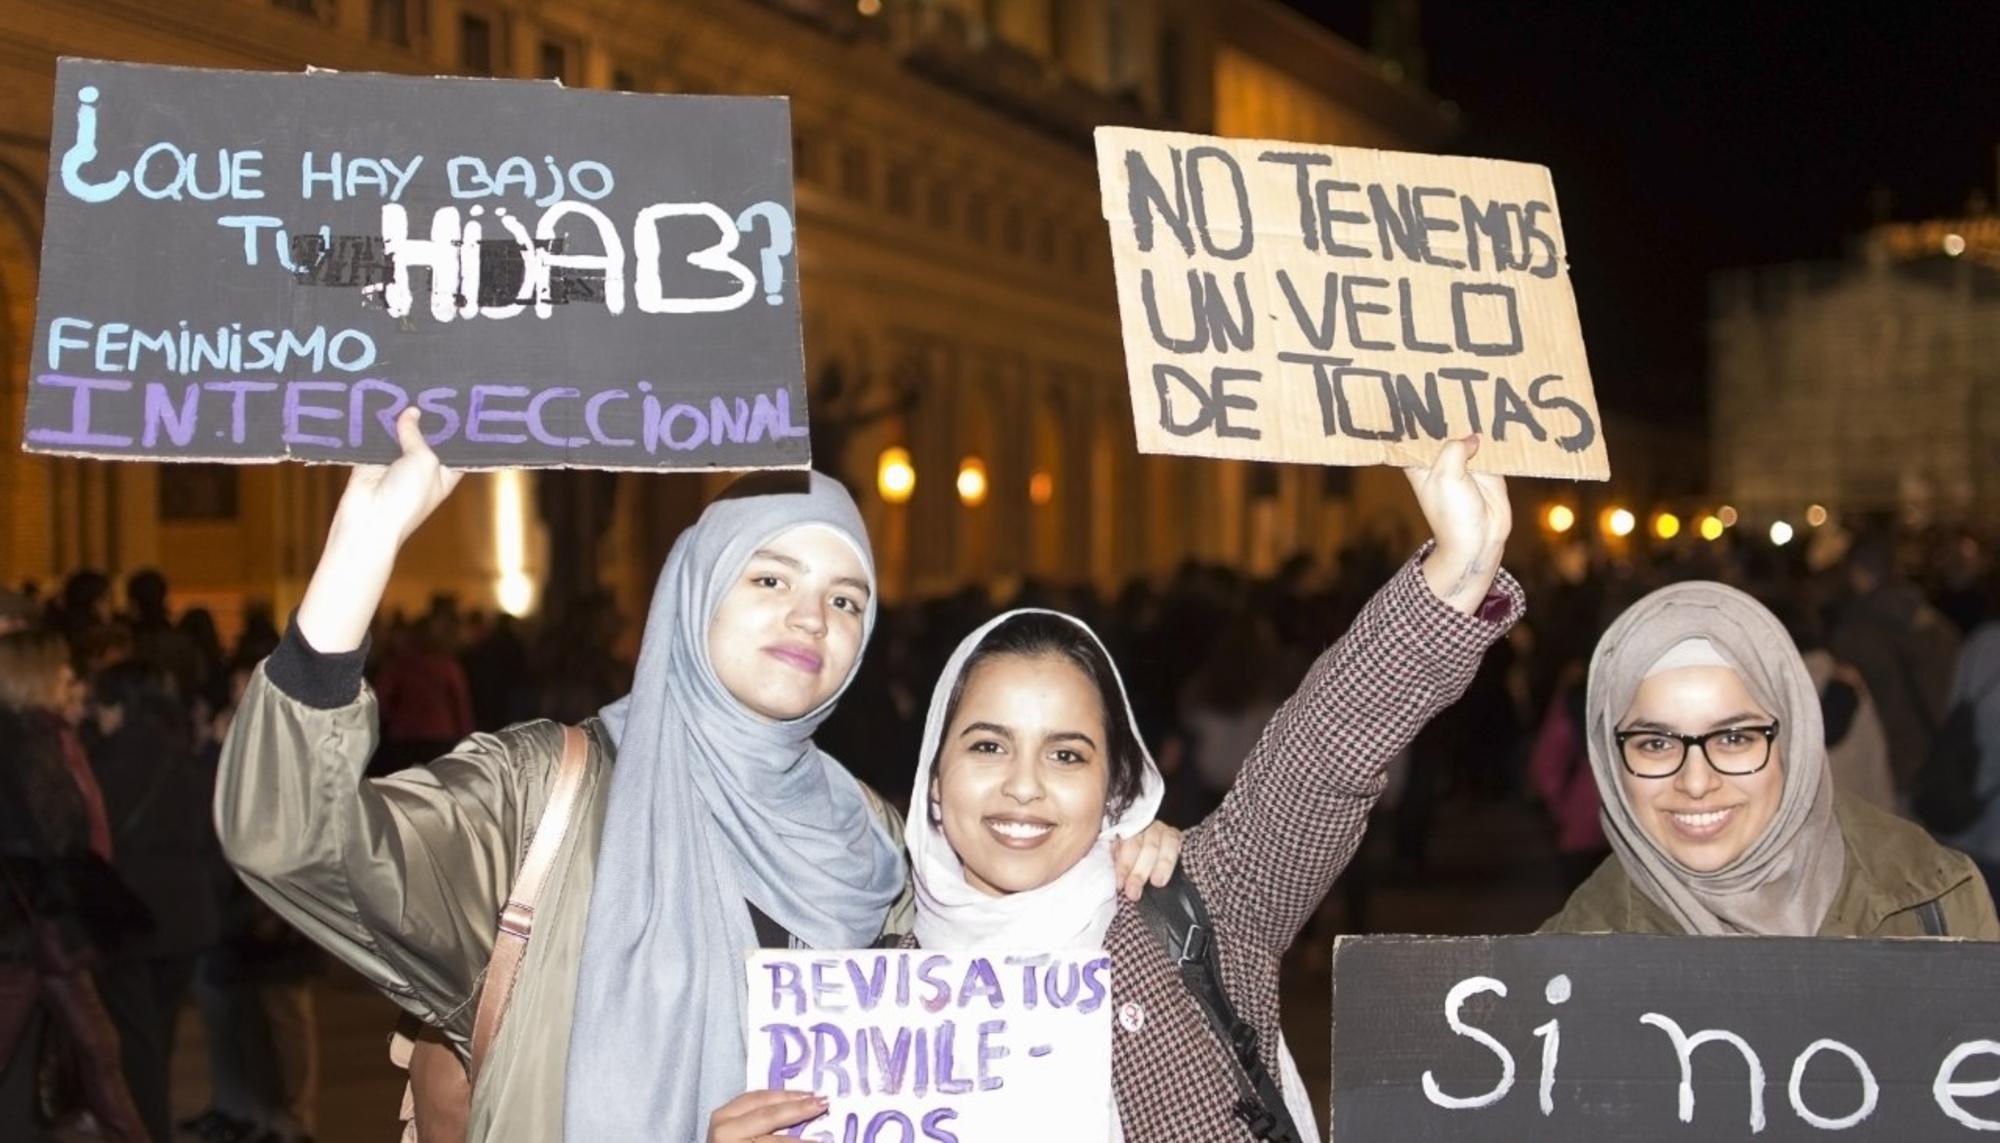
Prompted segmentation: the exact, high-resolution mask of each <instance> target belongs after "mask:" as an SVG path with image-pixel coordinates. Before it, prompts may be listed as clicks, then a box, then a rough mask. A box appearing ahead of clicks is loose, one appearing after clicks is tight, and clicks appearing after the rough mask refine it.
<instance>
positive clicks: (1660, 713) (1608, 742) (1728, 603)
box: [1542, 582, 2000, 940]
mask: <svg viewBox="0 0 2000 1143" xmlns="http://www.w3.org/2000/svg"><path fill="white" fill-rule="evenodd" d="M1585 732H1586V734H1587V736H1588V746H1589V750H1590V764H1591V770H1592V773H1593V775H1594V776H1595V778H1596V780H1597V788H1598V792H1599V793H1600V794H1601V795H1602V801H1603V806H1604V808H1603V817H1604V833H1605V836H1606V837H1607V838H1609V839H1610V841H1611V849H1612V854H1611V856H1610V857H1608V858H1606V859H1605V861H1604V864H1603V865H1601V866H1599V867H1598V870H1597V872H1596V873H1594V874H1592V875H1591V877H1590V879H1589V880H1588V881H1585V882H1584V883H1583V885H1582V886H1580V887H1579V888H1578V889H1577V891H1576V893H1575V894H1574V895H1572V896H1571V897H1570V899H1569V903H1568V904H1567V905H1566V906H1565V907H1564V908H1563V910H1562V912H1560V913H1558V914H1557V915H1556V916H1554V917H1552V918H1550V919H1549V921H1548V922H1547V923H1546V924H1544V925H1543V926H1542V928H1543V931H1545V932H1620V933H1690V934H1720V933H1757V934H1763V935H1768V936H1793V937H1804V936H1815V935H1818V936H1850V937H1854V936H1860V937H1895V936H1924V935H1932V936H1938V935H1945V936H1956V937H1969V938H1973V939H1977V940H1996V939H2000V922H1996V921H1995V919H1994V910H1993V901H1992V898H1991V897H1990V896H1989V895H1988V894H1987V892H1986V886H1985V884H1984V883H1983V882H1982V881H1981V879H1980V877H1979V873H1978V871H1977V870H1976V868H1975V867H1974V866H1973V864H1972V862H1971V860H1970V859H1968V858H1967V857H1965V855H1963V854H1960V853H1956V852H1954V851H1952V850H1949V849H1946V848H1945V847H1943V846H1941V845H1939V844H1937V842H1935V841H1933V840H1932V839H1931V837H1930V835H1929V834H1927V833H1925V832H1924V831H1923V830H1922V829H1920V828H1919V827H1917V826H1916V825H1914V824H1912V823H1910V822H1907V821H1904V820H1903V819H1901V818H1898V817H1895V816H1893V815H1891V814H1888V813H1886V812H1884V811H1882V810H1879V809H1876V808H1875V807H1873V806H1870V805H1868V804H1867V803H1865V802H1863V801H1861V800H1860V799H1858V798H1855V797H1852V796H1849V795H1846V794H1842V793H1839V792H1837V791H1836V790H1835V787H1834V782H1833V778H1832V775H1831V773H1830V771H1829V768H1828V762H1827V753H1826V746H1825V742H1826V735H1825V732H1824V730H1823V729H1822V728H1821V725H1820V700H1819V694H1818V691H1817V690H1816V689H1815V688H1814V686H1813V681H1812V676H1811V674H1810V673H1809V672H1808V671H1807V669H1806V664H1805V662H1804V660H1803V659H1802V658H1801V657H1800V655H1799V651H1798V648H1797V647H1796V646H1795V645H1794V644H1793V643H1792V641H1791V639H1790V638H1789V637H1788V636H1787V634H1786V632H1785V628H1784V626H1783V624H1781V623H1779V621H1778V619H1777V617H1776V616H1773V615H1772V614H1771V613H1770V612H1769V611H1768V610H1766V609H1765V608H1764V606H1763V605H1762V604H1759V603H1758V602H1757V601H1756V600H1754V599H1752V598H1750V597H1749V596H1747V595H1745V594H1743V593H1742V592H1740V591H1737V590H1736V589H1734V588H1731V587H1726V586H1724V585H1722V584H1719V583H1706V582H1694V583H1682V584H1675V585H1674V586H1672V587H1667V588H1662V589H1661V590H1659V591H1656V592H1654V593H1653V594H1651V595H1649V596H1647V597H1646V598H1644V599H1642V600H1640V601H1639V602H1637V603H1635V604H1633V605H1632V607H1631V608H1629V609H1628V610H1627V611H1626V612H1625V613H1624V614H1623V615H1621V616H1619V617H1618V620H1617V622H1615V623H1613V624H1612V625H1611V628H1610V630H1608V631H1606V632H1605V634H1604V638H1603V640H1602V641H1600V642H1599V643H1598V645H1597V652H1596V654H1595V655H1593V656H1592V658H1591V664H1590V686H1589V695H1588V698H1587V700H1586V731H1585Z"/></svg>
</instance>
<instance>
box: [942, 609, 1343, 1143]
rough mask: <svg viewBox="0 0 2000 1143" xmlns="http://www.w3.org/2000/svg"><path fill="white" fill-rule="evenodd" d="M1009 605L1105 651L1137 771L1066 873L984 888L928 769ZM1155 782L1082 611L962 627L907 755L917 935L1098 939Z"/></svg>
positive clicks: (1287, 1072) (1022, 944) (1304, 1099)
mask: <svg viewBox="0 0 2000 1143" xmlns="http://www.w3.org/2000/svg"><path fill="white" fill-rule="evenodd" d="M1019 615H1050V616H1054V617H1055V618H1058V619H1061V620H1064V621H1065V622H1069V623H1074V624H1076V626H1077V627H1078V628H1080V629H1081V630H1082V631H1083V633H1084V634H1086V635H1088V636H1090V638H1091V640H1092V641H1093V642H1095V643H1096V644H1097V646H1098V649H1099V650H1100V651H1103V652H1104V659H1105V661H1106V662H1107V663H1110V664H1111V672H1112V678H1113V679H1114V680H1115V681H1116V682H1117V684H1118V697H1119V702H1120V705H1121V706H1122V708H1123V709H1122V710H1120V711H1117V712H1113V711H1106V712H1105V718H1106V719H1110V718H1114V717H1119V716H1122V717H1123V718H1124V719H1125V724H1126V726H1127V727H1129V728H1130V734H1131V739H1132V743H1133V746H1134V748H1135V749H1137V750H1138V751H1139V757H1140V759H1141V761H1142V763H1143V768H1142V772H1143V776H1142V779H1141V783H1140V788H1139V795H1138V796H1137V797H1135V798H1133V799H1132V804H1131V805H1129V806H1126V807H1125V810H1124V812H1123V813H1121V814H1119V815H1118V817H1117V818H1116V819H1107V820H1106V821H1105V823H1104V828H1103V829H1102V830H1101V831H1100V832H1099V834H1098V836H1097V844H1096V845H1093V846H1091V847H1090V851H1089V852H1088V853H1085V854H1084V855H1083V859H1082V860H1080V861H1078V862H1077V863H1076V864H1075V865H1073V866H1071V867H1070V869H1069V871H1068V872H1067V873H1064V874H1063V875H1062V876H1060V877H1058V878H1056V879H1055V880H1054V881H1051V882H1049V883H1048V884H1047V885H1044V886H1042V887H1041V888H1039V889H1030V890H1027V891H1026V892H1021V893H1010V894H1007V895H1005V896H1000V897H994V896H989V895H988V894H985V893H982V892H980V891H979V890H978V889H975V888H973V887H972V886H971V885H970V884H968V883H967V882H966V880H965V866H964V865H963V864H962V863H960V861H959V859H958V854H957V853H956V852H954V851H953V850H952V848H951V842H950V841H949V840H947V839H946V838H945V835H944V830H943V828H942V827H940V826H939V825H938V824H937V822H936V820H935V818H934V816H933V815H932V814H931V812H930V804H931V773H932V767H933V766H934V765H935V763H936V762H937V756H938V750H939V748H940V746H941V745H942V744H943V742H944V735H945V731H946V730H947V729H948V728H947V727H946V726H945V716H946V713H947V712H946V709H945V708H946V707H948V706H949V705H950V704H951V695H952V692H953V691H954V690H956V689H957V688H958V679H959V676H960V675H962V674H963V673H964V672H965V664H966V661H967V660H968V659H970V658H971V657H972V654H973V652H974V651H976V650H977V649H978V648H979V645H980V643H982V642H984V641H985V639H986V636H987V635H988V634H990V633H991V632H992V631H993V630H994V628H996V627H999V626H1000V625H1001V624H1002V623H1005V622H1007V621H1008V620H1009V619H1012V618H1014V617H1016V616H1019ZM1163 789H1164V784H1163V783H1162V782H1161V780H1160V768H1159V766H1158V765H1156V764H1155V763H1154V762H1153V756H1152V754H1151V753H1149V752H1148V751H1147V750H1146V741H1145V738H1144V737H1143V736H1141V735H1140V733H1139V723H1138V720H1137V719H1135V718H1133V717H1132V700H1131V698H1130V697H1129V696H1127V694H1126V691H1125V680H1124V677H1123V676H1122V675H1120V674H1119V673H1118V666H1117V663H1116V661H1115V660H1113V659H1112V658H1111V653H1110V652H1109V651H1108V650H1105V648H1104V641H1103V640H1101V639H1099V638H1098V637H1097V633H1096V632H1095V631H1092V630H1091V629H1090V627H1089V625H1088V624H1086V623H1084V622H1083V621H1082V620H1080V619H1077V618H1076V617H1075V616H1072V615H1065V614H1063V613H1062V612H1060V611H1045V610H1041V609H1039V608H1028V609H1023V610H1019V611H1009V612H1007V613H1006V614H1004V615H1000V616H998V617H996V618H994V619H993V620H992V621H990V622H988V623H987V624H985V625H984V626H982V627H980V628H979V629H978V630H977V631H974V632H973V633H972V634H970V635H967V636H966V637H965V640H964V641H963V642H961V643H960V644H959V645H958V649H957V650H956V651H953V652H952V656H951V659H950V661H949V662H947V663H946V664H945V667H944V672H943V674H941V675H940V676H939V677H938V681H937V687H936V689H934V690H932V691H931V707H930V714H929V716H928V717H927V718H926V719H925V720H924V744H923V751H922V753H921V754H920V755H918V758H917V777H916V782H915V784H914V785H912V786H911V788H910V818H909V823H908V826H907V827H906V830H905V842H906V843H907V844H908V846H909V850H910V865H911V869H912V877H913V880H914V883H915V886H916V898H917V918H916V926H915V928H916V936H917V942H918V943H919V944H921V945H922V946H923V947H924V948H928V949H941V950H953V949H978V948H1008V949H1023V950H1028V949H1033V950H1041V949H1069V948H1089V949H1098V948H1103V947H1104V934H1105V933H1106V932H1107V931H1109V929H1110V928H1111V918H1112V917H1113V916H1115V915H1116V914H1117V912H1118V877H1117V872H1116V869H1115V868H1114V866H1113V863H1112V860H1111V843H1112V842H1113V841H1114V840H1117V839H1120V838H1130V837H1134V836H1136V835H1138V834H1139V833H1141V832H1143V831H1144V830H1145V828H1146V827H1147V826H1149V825H1152V824H1153V818H1154V817H1155V816H1156V815H1157V814H1158V813H1159V809H1160V796H1161V793H1162V791H1163ZM1111 973H1112V981H1113V985H1114V987H1115V986H1116V981H1117V979H1118V966H1117V965H1113V966H1112V969H1111ZM1278 1062H1279V1071H1280V1074H1281V1079H1282V1083H1283V1086H1284V1095H1285V1105H1286V1107H1287V1108H1288V1109H1289V1110H1290V1111H1291V1113H1292V1119H1293V1120H1294V1121H1295V1122H1296V1123H1297V1124H1298V1126H1299V1130H1300V1131H1301V1132H1303V1133H1304V1134H1305V1140H1304V1143H1318V1140H1319V1134H1318V1130H1317V1127H1316V1125H1315V1123H1314V1120H1313V1114H1312V1102H1311V1098H1310V1097H1309V1096H1308V1095H1307V1093H1306V1089H1305V1084H1304V1082H1303V1081H1302V1080H1301V1079H1300V1078H1299V1071H1298V1065H1297V1064H1295V1063H1294V1062H1293V1061H1292V1053H1291V1050H1290V1049H1289V1048H1287V1047H1286V1045H1285V1042H1284V1038H1283V1037H1282V1036H1280V1037H1279V1040H1278ZM1110 1094H1111V1096H1112V1105H1111V1124H1112V1132H1111V1138H1112V1140H1113V1141H1114V1143H1116V1141H1119V1140H1122V1139H1124V1137H1125V1134H1124V1130H1123V1128H1122V1126H1121V1125H1120V1123H1119V1117H1118V1105H1117V1101H1116V1098H1115V1095H1116V1093H1110Z"/></svg>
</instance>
